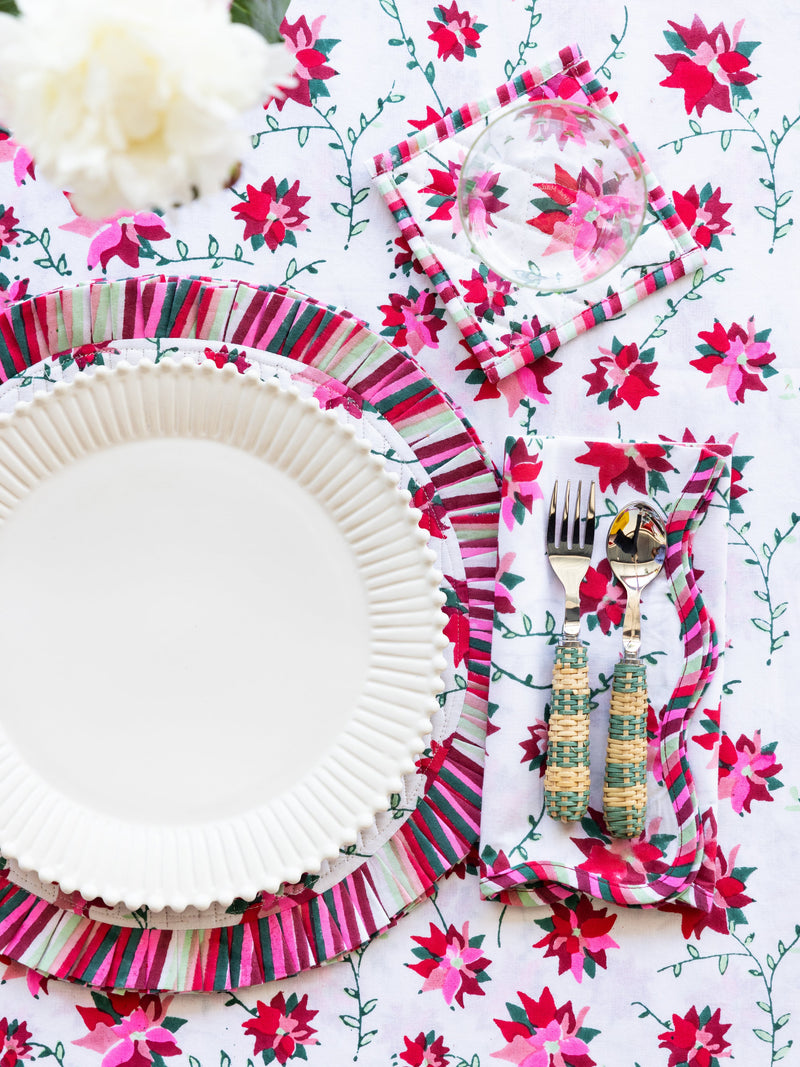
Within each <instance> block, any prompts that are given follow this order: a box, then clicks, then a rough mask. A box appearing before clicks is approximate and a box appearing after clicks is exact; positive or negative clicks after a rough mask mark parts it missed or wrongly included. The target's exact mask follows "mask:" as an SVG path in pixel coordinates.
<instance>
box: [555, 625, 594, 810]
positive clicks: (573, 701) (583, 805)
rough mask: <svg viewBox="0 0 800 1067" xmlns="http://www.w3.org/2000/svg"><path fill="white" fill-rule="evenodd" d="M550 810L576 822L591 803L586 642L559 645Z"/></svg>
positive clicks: (556, 667) (556, 665)
mask: <svg viewBox="0 0 800 1067" xmlns="http://www.w3.org/2000/svg"><path fill="white" fill-rule="evenodd" d="M544 799H545V805H546V807H547V813H548V815H550V817H551V818H553V819H561V821H562V822H574V821H575V820H576V819H580V818H582V817H583V815H585V814H586V809H587V807H588V806H589V668H588V666H587V662H586V649H585V648H584V647H583V645H559V646H558V648H557V649H556V657H555V668H554V670H553V697H552V700H551V702H550V723H549V726H548V733H547V767H546V769H545V774H544Z"/></svg>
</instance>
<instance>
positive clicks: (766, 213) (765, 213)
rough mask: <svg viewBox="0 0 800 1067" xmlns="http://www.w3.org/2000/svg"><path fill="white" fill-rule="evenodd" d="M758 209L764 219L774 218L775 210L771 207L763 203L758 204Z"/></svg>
mask: <svg viewBox="0 0 800 1067" xmlns="http://www.w3.org/2000/svg"><path fill="white" fill-rule="evenodd" d="M756 211H757V212H758V214H759V215H760V216H761V217H762V218H763V219H774V218H775V212H774V211H773V210H772V208H771V207H764V205H763V204H756Z"/></svg>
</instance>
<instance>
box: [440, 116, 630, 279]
mask: <svg viewBox="0 0 800 1067" xmlns="http://www.w3.org/2000/svg"><path fill="white" fill-rule="evenodd" d="M457 197H458V210H459V213H460V215H461V222H462V225H463V227H464V232H465V233H466V235H467V237H468V239H469V242H470V245H471V247H472V251H473V252H474V253H475V254H476V255H477V256H479V257H480V259H481V260H482V261H483V262H484V263H485V264H486V265H487V266H488V267H489V268H490V269H491V270H493V271H495V273H497V274H499V275H501V276H502V277H503V278H506V279H508V280H509V281H511V282H513V283H514V284H515V285H522V286H527V287H531V288H534V289H536V290H538V291H539V292H565V291H569V290H573V289H577V288H578V287H579V286H581V285H585V284H586V283H587V282H591V281H594V280H595V279H596V278H599V277H600V276H601V275H603V274H606V273H607V272H608V271H609V270H611V269H612V268H613V267H614V266H615V265H616V264H617V263H619V261H620V260H621V259H622V258H623V257H624V256H625V255H626V254H627V252H628V251H629V250H630V248H631V247H632V245H633V243H634V242H635V240H636V238H637V237H638V236H639V232H640V230H641V228H642V223H643V221H644V214H645V208H646V204H647V189H646V186H645V180H644V171H643V167H642V161H641V158H640V157H639V154H638V152H637V151H636V149H635V148H634V146H633V144H632V143H631V142H630V140H629V139H628V137H627V136H626V134H625V133H624V132H623V131H622V130H621V129H620V128H619V126H616V125H614V123H613V122H610V121H609V120H608V119H607V118H606V117H605V116H604V115H602V114H600V113H599V112H598V111H594V110H593V109H592V108H589V107H584V106H582V105H580V104H573V103H570V102H568V101H565V100H558V99H554V100H537V101H525V102H524V103H521V104H519V105H518V106H516V107H514V108H511V109H510V110H509V111H507V112H506V113H505V114H503V115H501V116H500V117H499V118H497V119H495V120H494V121H493V122H491V123H489V125H488V126H487V127H486V129H485V130H483V132H482V133H481V134H480V136H479V137H478V139H477V140H476V141H475V143H474V144H473V145H472V147H471V148H470V150H469V152H468V153H467V157H466V159H465V160H464V163H463V165H462V167H461V173H460V176H459V182H458V193H457Z"/></svg>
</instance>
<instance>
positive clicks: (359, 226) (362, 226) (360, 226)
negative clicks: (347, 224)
mask: <svg viewBox="0 0 800 1067" xmlns="http://www.w3.org/2000/svg"><path fill="white" fill-rule="evenodd" d="M367 226H369V219H361V220H360V221H359V222H357V223H356V224H355V226H353V228H352V229H351V230H350V236H351V237H357V236H358V234H360V233H363V232H364V230H366V228H367Z"/></svg>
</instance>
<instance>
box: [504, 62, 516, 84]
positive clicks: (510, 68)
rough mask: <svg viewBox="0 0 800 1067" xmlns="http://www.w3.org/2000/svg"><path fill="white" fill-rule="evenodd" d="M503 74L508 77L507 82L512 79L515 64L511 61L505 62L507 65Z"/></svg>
mask: <svg viewBox="0 0 800 1067" xmlns="http://www.w3.org/2000/svg"><path fill="white" fill-rule="evenodd" d="M503 73H504V74H505V76H506V80H508V79H509V78H510V77H511V75H512V74H513V73H514V64H513V63H512V62H511V60H510V59H507V60H506V61H505V64H504V66H503Z"/></svg>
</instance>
